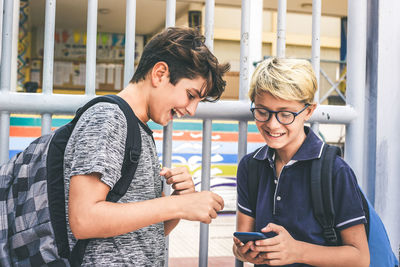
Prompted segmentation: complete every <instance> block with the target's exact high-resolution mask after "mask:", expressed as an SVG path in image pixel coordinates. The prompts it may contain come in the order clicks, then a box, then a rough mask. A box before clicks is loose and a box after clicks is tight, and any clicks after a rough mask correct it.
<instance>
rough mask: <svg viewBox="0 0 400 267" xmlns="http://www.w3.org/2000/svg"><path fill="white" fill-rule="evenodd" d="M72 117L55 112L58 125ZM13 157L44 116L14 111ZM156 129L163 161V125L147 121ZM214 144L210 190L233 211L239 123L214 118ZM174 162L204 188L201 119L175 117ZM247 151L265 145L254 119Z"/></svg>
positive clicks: (34, 133)
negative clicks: (202, 182) (202, 183)
mask: <svg viewBox="0 0 400 267" xmlns="http://www.w3.org/2000/svg"><path fill="white" fill-rule="evenodd" d="M71 119H72V117H71V116H69V117H67V116H53V119H52V127H53V129H56V128H57V127H60V126H62V125H64V124H66V123H68V122H69V121H70V120H71ZM10 125H11V127H10V157H12V156H13V155H15V154H16V153H18V152H20V151H22V150H23V149H25V147H27V145H28V144H29V143H30V142H32V141H33V140H34V139H35V138H37V137H39V136H40V126H41V118H40V116H35V115H12V116H11V118H10ZM148 125H149V127H150V128H151V129H152V130H153V136H154V139H155V142H156V146H157V152H158V154H159V156H160V163H161V162H162V139H163V133H162V126H160V125H158V124H155V123H153V122H149V123H148ZM212 130H213V132H212V137H211V138H212V145H211V181H210V185H211V190H213V191H215V192H217V193H219V194H220V195H221V196H223V198H224V200H225V209H224V211H226V212H229V211H234V210H236V209H235V206H236V170H237V163H238V162H237V149H238V144H237V141H238V123H237V122H232V121H213V124H212ZM172 140H173V142H172V165H173V166H175V167H176V166H187V168H188V169H189V171H190V173H191V174H192V176H193V180H194V182H195V185H196V189H197V190H198V191H200V190H201V161H202V157H201V153H202V121H200V120H174V123H173V133H172ZM247 140H248V144H247V151H249V152H250V151H253V150H255V149H256V148H258V147H260V146H262V145H263V144H264V143H263V139H262V137H261V135H260V134H259V133H258V130H257V128H256V126H255V124H254V123H249V126H248V139H247Z"/></svg>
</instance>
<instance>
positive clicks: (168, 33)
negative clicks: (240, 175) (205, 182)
mask: <svg viewBox="0 0 400 267" xmlns="http://www.w3.org/2000/svg"><path fill="white" fill-rule="evenodd" d="M228 69H229V65H228V64H219V63H218V60H217V59H216V58H215V56H214V55H213V54H212V53H211V52H210V51H209V50H208V49H207V47H206V46H205V44H204V37H203V36H202V35H200V34H199V33H198V32H197V31H196V30H193V29H190V28H168V29H166V30H164V31H162V32H161V33H159V34H157V35H156V36H155V37H154V38H153V39H151V40H150V41H149V43H148V44H147V45H146V46H145V48H144V51H143V55H142V58H141V60H140V62H139V65H138V68H137V70H136V72H135V74H134V76H133V78H132V80H131V82H130V83H129V85H128V86H127V87H126V88H124V89H123V90H122V91H121V92H120V93H119V94H118V95H119V96H120V97H121V98H122V99H123V100H125V101H126V102H127V103H128V104H129V106H130V107H131V108H132V110H133V112H134V114H135V116H136V117H137V118H138V121H139V128H140V132H141V140H142V148H141V155H140V158H139V163H138V167H137V170H136V173H135V175H134V178H133V180H132V183H131V185H130V187H129V189H128V191H127V192H126V194H125V195H124V196H123V197H122V198H121V199H120V200H119V201H118V202H117V203H112V202H108V201H106V196H107V193H108V192H109V191H110V190H111V189H112V188H113V186H114V185H115V184H116V182H117V181H118V180H119V178H120V174H121V167H122V161H123V158H124V146H125V140H126V136H127V122H126V119H125V117H124V114H123V112H122V111H121V110H120V109H119V107H118V105H116V104H111V103H104V102H103V103H98V104H96V105H94V106H92V107H91V108H89V109H88V110H87V111H86V112H85V113H84V114H83V115H82V116H81V118H80V119H79V121H78V123H77V124H76V126H75V128H74V131H73V133H72V135H71V137H70V139H69V141H68V144H67V147H66V150H65V154H64V177H65V178H64V179H65V196H66V211H67V214H68V216H67V225H68V230H69V242H70V247H71V248H72V247H73V246H74V244H75V243H76V241H77V239H91V240H90V242H89V244H88V246H87V248H86V252H85V256H84V259H83V263H82V265H83V266H163V265H164V258H165V255H164V254H165V241H164V237H165V235H167V234H169V233H170V232H171V230H172V229H173V228H174V227H175V226H176V225H177V223H178V221H179V220H180V219H186V220H193V221H201V222H203V223H210V222H211V220H212V219H213V218H216V216H217V212H218V211H220V210H221V209H223V206H224V202H223V199H222V198H221V197H220V196H218V195H217V194H214V193H212V192H209V191H203V192H195V189H194V184H193V181H192V178H191V176H190V174H189V172H188V170H187V169H186V168H184V167H183V168H172V169H169V168H163V169H162V170H161V169H160V164H159V159H158V157H157V153H156V147H155V144H154V140H153V137H152V131H151V130H150V129H149V127H148V126H147V124H146V123H147V122H148V121H149V120H150V119H151V120H153V121H154V122H156V123H158V124H161V125H164V126H165V125H167V124H168V122H169V121H171V120H172V119H173V116H174V115H176V116H178V117H181V116H184V115H191V116H192V115H194V114H195V111H196V108H197V105H198V103H199V102H200V101H216V100H217V99H219V97H220V96H221V94H222V93H223V91H224V88H225V82H224V81H223V79H222V76H223V75H224V73H225V72H227V71H228ZM162 176H164V177H165V179H166V180H167V183H168V184H170V185H172V188H173V189H174V191H173V193H172V195H171V196H163V194H162V187H163V186H162V184H163V179H162Z"/></svg>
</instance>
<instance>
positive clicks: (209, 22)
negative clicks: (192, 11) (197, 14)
mask: <svg viewBox="0 0 400 267" xmlns="http://www.w3.org/2000/svg"><path fill="white" fill-rule="evenodd" d="M214 6H215V0H206V14H205V20H206V21H205V33H204V35H205V37H206V45H207V47H208V49H209V50H210V51H211V52H213V51H214Z"/></svg>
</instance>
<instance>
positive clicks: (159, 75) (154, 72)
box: [150, 61, 169, 87]
mask: <svg viewBox="0 0 400 267" xmlns="http://www.w3.org/2000/svg"><path fill="white" fill-rule="evenodd" d="M150 78H151V84H152V85H153V86H154V87H157V86H159V85H160V84H161V83H162V82H164V81H169V69H168V64H167V63H165V62H163V61H159V62H157V63H156V64H154V66H153V68H152V69H151V73H150Z"/></svg>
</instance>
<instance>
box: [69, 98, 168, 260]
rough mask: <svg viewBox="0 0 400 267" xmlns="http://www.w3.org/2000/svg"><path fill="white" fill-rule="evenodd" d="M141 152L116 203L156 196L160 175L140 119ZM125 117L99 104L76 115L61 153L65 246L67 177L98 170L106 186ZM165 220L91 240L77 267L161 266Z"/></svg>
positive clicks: (116, 167)
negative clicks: (64, 199) (128, 182)
mask: <svg viewBox="0 0 400 267" xmlns="http://www.w3.org/2000/svg"><path fill="white" fill-rule="evenodd" d="M139 125H140V127H139V128H140V133H141V138H142V151H141V154H140V159H139V164H138V167H137V170H136V173H135V175H134V178H133V180H132V183H131V185H130V186H129V189H128V191H127V192H126V194H125V195H124V196H123V197H122V198H121V199H120V200H119V202H121V203H126V202H136V201H144V200H148V199H154V198H158V197H161V192H162V179H161V176H160V174H159V173H160V164H159V161H158V157H157V151H156V147H155V144H154V141H153V139H152V131H151V130H150V129H149V128H148V127H147V125H145V124H143V123H140V124H139ZM126 136H127V122H126V119H125V116H124V114H123V112H122V111H121V110H120V109H119V107H118V105H116V104H110V103H98V104H96V105H94V106H93V107H91V108H89V109H88V110H87V111H86V112H85V113H84V114H83V115H82V117H81V118H80V119H79V121H78V123H77V124H76V126H75V129H74V131H73V133H72V135H71V137H70V139H69V141H68V144H67V147H66V149H65V154H64V177H65V198H66V212H67V225H68V237H69V242H70V247H71V249H72V247H73V246H74V245H75V243H76V239H75V238H74V236H73V235H72V232H71V229H70V228H69V221H68V195H69V182H70V178H71V177H72V176H74V175H84V174H90V173H93V172H97V173H100V174H101V181H102V182H103V183H105V184H107V185H108V186H110V188H113V186H114V185H115V183H116V182H117V181H118V179H120V176H121V168H122V162H123V155H124V149H125V141H126ZM164 253H165V239H164V224H163V223H158V224H153V225H150V226H147V227H144V228H142V229H139V230H137V231H134V232H130V233H127V234H124V235H120V236H116V237H112V238H98V239H92V240H91V241H90V242H89V245H88V246H87V248H86V252H85V257H84V260H83V264H82V266H152V267H153V266H164Z"/></svg>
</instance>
